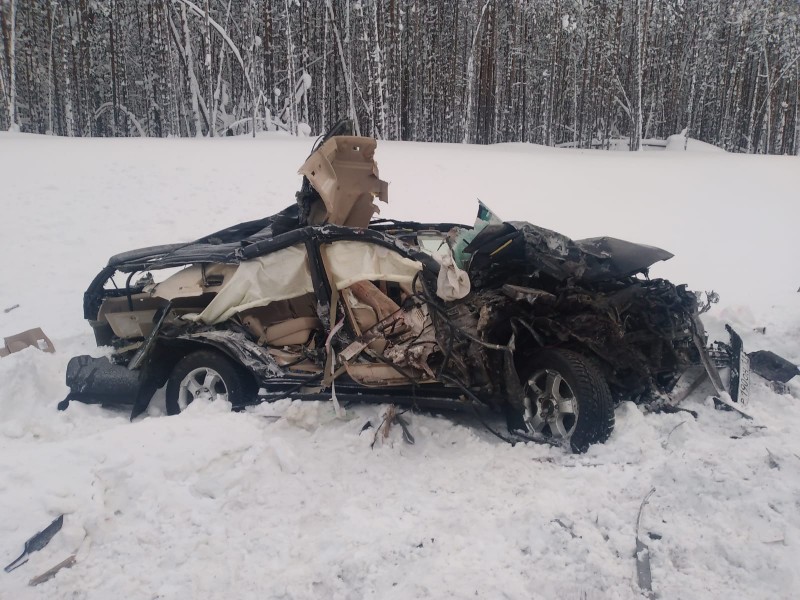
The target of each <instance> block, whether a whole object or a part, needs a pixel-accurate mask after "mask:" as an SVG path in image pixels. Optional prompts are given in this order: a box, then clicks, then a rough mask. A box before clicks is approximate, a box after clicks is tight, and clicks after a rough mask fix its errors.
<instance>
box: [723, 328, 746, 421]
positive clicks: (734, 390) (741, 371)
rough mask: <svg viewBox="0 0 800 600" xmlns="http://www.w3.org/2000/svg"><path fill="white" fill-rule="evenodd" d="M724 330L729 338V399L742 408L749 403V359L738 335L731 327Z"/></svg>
mask: <svg viewBox="0 0 800 600" xmlns="http://www.w3.org/2000/svg"><path fill="white" fill-rule="evenodd" d="M725 329H727V330H728V333H729V334H730V336H731V350H733V356H732V357H731V386H730V390H731V397H732V398H733V400H734V401H735V402H738V403H739V404H741V405H742V406H747V403H748V402H749V401H750V357H749V356H747V352H745V351H744V344H743V343H742V338H741V337H739V334H738V333H736V332H735V331H734V330H733V327H731V326H730V325H726V326H725Z"/></svg>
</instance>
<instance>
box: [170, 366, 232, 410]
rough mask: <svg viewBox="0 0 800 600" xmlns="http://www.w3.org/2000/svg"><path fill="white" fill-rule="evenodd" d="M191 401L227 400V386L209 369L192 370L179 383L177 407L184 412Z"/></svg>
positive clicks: (216, 373) (220, 377)
mask: <svg viewBox="0 0 800 600" xmlns="http://www.w3.org/2000/svg"><path fill="white" fill-rule="evenodd" d="M193 400H209V401H215V400H217V401H223V402H226V401H227V400H228V386H227V385H225V380H224V379H222V376H221V375H220V374H219V373H218V372H217V371H215V370H214V369H212V368H210V367H198V368H197V369H192V370H191V371H189V373H187V374H186V377H184V378H183V381H181V385H180V388H179V390H178V406H179V407H180V409H181V410H184V409H185V408H186V407H187V406H188V405H189V404H190V403H191V402H192V401H193Z"/></svg>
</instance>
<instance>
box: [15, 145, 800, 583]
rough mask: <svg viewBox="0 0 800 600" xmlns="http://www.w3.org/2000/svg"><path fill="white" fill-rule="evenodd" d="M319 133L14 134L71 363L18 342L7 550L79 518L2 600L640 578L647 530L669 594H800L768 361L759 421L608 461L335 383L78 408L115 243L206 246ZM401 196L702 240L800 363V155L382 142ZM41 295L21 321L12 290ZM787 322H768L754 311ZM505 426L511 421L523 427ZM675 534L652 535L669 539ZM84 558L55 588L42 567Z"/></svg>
mask: <svg viewBox="0 0 800 600" xmlns="http://www.w3.org/2000/svg"><path fill="white" fill-rule="evenodd" d="M309 149H310V148H309V141H308V140H296V139H291V138H288V137H285V136H265V137H260V138H258V139H256V140H250V139H226V140H67V139H57V138H45V137H38V136H30V135H21V134H13V135H9V134H0V182H2V196H1V198H2V199H1V201H2V212H3V217H4V219H3V226H4V229H3V232H2V235H0V252H1V253H2V256H3V257H4V262H3V267H2V278H0V281H2V285H0V336H3V335H10V334H12V333H15V332H18V331H21V330H24V329H27V328H29V327H34V326H42V327H43V328H44V330H45V331H46V332H47V333H48V335H49V336H50V338H51V339H52V340H53V342H54V344H55V346H56V348H57V352H56V353H55V354H52V355H47V354H43V353H41V352H38V351H36V350H32V349H29V350H26V351H23V352H21V353H19V354H15V355H12V356H10V357H8V358H5V359H2V360H0V381H2V382H3V385H2V387H0V556H5V557H6V562H10V561H11V560H12V559H14V558H15V557H16V556H17V555H18V554H19V552H20V551H21V550H22V545H23V543H24V541H25V540H26V539H27V538H28V537H30V536H31V535H32V534H33V533H35V532H36V531H39V530H41V529H42V528H43V527H45V526H46V525H47V524H48V523H49V522H50V521H51V520H52V519H53V518H54V517H56V516H58V515H59V514H62V513H63V514H65V515H66V516H65V521H64V529H63V530H62V532H60V533H59V534H58V535H56V537H55V538H54V539H53V541H52V542H51V543H50V545H48V546H47V547H46V548H45V549H44V550H42V551H41V552H38V553H35V554H33V555H32V557H31V559H30V561H29V562H28V563H27V564H26V565H24V566H23V567H21V568H19V569H17V570H16V571H14V572H12V573H10V574H5V573H2V574H0V598H6V597H9V598H54V597H75V598H89V599H102V598H109V597H127V598H143V599H145V598H146V599H150V598H155V597H158V598H163V599H172V598H175V599H178V598H181V599H182V598H187V597H193V598H296V599H301V598H376V599H378V598H380V599H385V598H397V599H406V598H443V597H453V598H467V597H469V598H475V597H478V598H498V597H508V598H530V597H533V598H567V599H570V598H575V599H579V598H587V599H593V598H636V597H639V594H638V591H637V589H636V584H635V561H634V558H633V554H634V550H635V538H634V534H635V531H634V529H635V524H636V513H637V511H638V508H639V504H640V502H641V500H642V498H643V497H644V496H645V494H646V493H647V492H648V490H649V489H650V488H651V487H655V489H656V491H655V493H654V495H653V497H652V498H651V500H650V503H649V505H648V506H647V507H646V508H645V511H644V518H643V531H644V532H645V536H646V537H645V541H646V543H647V544H648V545H649V547H650V549H651V551H652V570H653V585H654V589H655V591H656V592H657V593H658V594H659V595H660V597H663V598H723V597H730V598H791V597H793V595H794V592H792V590H795V589H797V588H798V584H800V581H798V576H797V574H796V558H795V557H796V556H797V554H798V552H799V551H800V514H798V511H797V509H796V501H797V497H798V494H800V441H798V435H797V432H798V430H800V408H799V407H798V398H800V384H798V383H797V382H796V381H795V382H793V383H792V385H791V386H790V391H791V393H790V394H785V395H778V394H775V393H774V392H772V391H771V390H770V389H769V387H768V386H767V384H766V383H765V382H763V381H762V380H760V379H758V378H756V379H755V381H754V384H753V391H752V400H751V407H750V408H751V411H752V413H753V415H754V417H755V419H754V421H752V422H748V421H744V420H742V419H741V418H739V417H738V416H736V415H735V414H733V413H727V412H720V411H717V410H715V409H714V408H713V403H712V402H711V401H710V400H708V399H707V396H708V395H709V394H710V393H711V391H710V389H700V390H698V391H697V392H696V393H695V394H694V395H693V396H692V397H691V398H690V399H689V400H688V401H687V402H686V407H687V408H690V409H692V410H694V411H696V412H697V413H698V419H697V420H695V419H693V418H692V417H691V416H690V415H689V414H687V413H680V414H674V415H651V414H644V413H643V412H642V410H641V409H640V408H638V407H636V406H634V405H632V404H623V405H621V406H620V407H619V408H618V409H617V427H616V430H615V432H614V434H613V435H612V437H611V439H610V440H609V442H608V443H607V444H605V445H602V446H596V447H593V448H591V449H590V451H589V452H588V453H587V454H585V455H581V456H572V455H567V454H564V453H563V451H561V450H557V449H552V448H549V447H543V446H530V445H529V446H524V445H518V446H516V447H514V448H511V447H509V446H507V445H505V444H503V443H502V442H500V441H499V440H497V439H496V438H494V437H492V436H491V435H490V434H488V433H486V432H485V431H484V430H483V429H482V428H481V427H480V426H479V424H477V423H476V422H475V421H474V420H473V419H471V418H469V417H466V416H456V417H455V418H445V417H438V416H431V415H423V414H420V415H417V414H414V415H412V414H410V413H409V414H407V415H406V416H407V417H408V419H409V421H410V425H411V429H412V432H413V434H414V436H415V438H416V440H417V443H416V445H414V446H408V445H406V444H404V443H403V442H402V441H401V437H400V432H399V431H393V432H392V433H391V435H390V437H389V439H388V440H386V441H385V442H384V443H380V442H379V443H378V444H376V447H375V449H370V445H371V443H372V441H373V435H374V434H373V430H370V429H368V430H367V431H365V432H361V429H362V426H363V425H364V423H365V422H366V421H367V420H369V421H371V422H372V424H373V425H377V424H378V423H379V422H380V419H381V416H380V411H381V408H379V407H351V408H350V409H348V411H347V415H348V418H347V419H346V420H340V419H337V418H336V416H335V414H334V413H333V409H332V407H331V406H330V405H329V404H327V403H306V404H304V403H299V402H291V401H288V400H287V401H282V402H279V403H277V404H275V405H270V406H260V407H257V408H255V409H253V410H250V411H248V412H246V413H240V414H232V413H230V412H228V411H227V407H226V406H224V405H214V404H202V403H194V404H192V405H191V406H190V408H189V409H188V410H187V411H186V412H185V413H184V414H182V415H180V416H178V417H170V418H167V417H164V416H163V412H164V411H163V398H160V399H157V400H156V401H155V402H154V404H153V406H151V408H150V410H149V411H148V415H147V416H146V417H145V418H143V419H141V420H139V421H137V422H135V423H129V421H128V415H127V414H126V413H124V412H120V411H111V410H106V409H102V408H99V407H92V406H82V405H79V404H75V405H73V406H71V407H70V408H69V410H67V411H66V412H63V413H59V412H57V411H56V410H55V404H56V403H57V402H58V401H59V400H61V399H62V398H63V397H64V395H65V394H66V387H65V386H64V369H65V366H66V362H67V360H68V359H69V357H70V356H72V355H73V354H77V353H86V352H90V353H93V354H95V355H99V354H101V352H102V351H101V350H99V349H97V348H95V347H94V342H93V339H92V337H91V331H90V329H89V327H88V326H87V325H86V323H85V322H84V321H83V320H82V316H81V315H82V311H81V300H82V293H83V290H84V289H85V287H86V286H87V284H88V283H89V281H90V279H91V278H92V277H93V276H94V275H95V273H96V272H97V271H98V270H99V269H100V267H102V266H103V264H104V263H105V261H106V260H107V258H108V256H110V255H111V254H114V253H116V252H120V251H123V250H127V249H131V248H133V247H138V246H145V245H151V244H158V243H165V242H174V241H181V240H191V239H194V238H196V237H199V236H200V235H203V234H205V233H209V232H210V231H212V230H215V229H218V228H221V227H223V226H226V225H229V224H233V223H236V222H239V221H244V220H247V219H254V218H257V217H260V216H263V215H265V214H270V213H273V212H275V211H276V210H278V209H280V208H283V207H284V206H286V205H288V204H289V203H291V202H292V201H293V199H294V192H295V191H296V189H297V188H298V185H299V177H297V176H296V175H294V173H295V172H296V169H297V167H298V166H299V165H300V164H302V162H303V160H304V159H305V157H306V156H307V154H308V151H309ZM378 160H379V161H380V166H381V174H382V175H383V176H384V177H386V178H387V179H388V180H390V181H391V186H390V191H391V194H390V204H389V206H388V207H385V208H384V216H391V217H396V218H401V219H418V220H430V221H436V220H450V221H462V222H471V221H472V219H473V218H474V213H475V210H476V203H475V198H476V197H480V198H481V199H482V200H483V201H484V202H486V203H487V204H488V205H489V206H491V207H492V208H493V209H494V210H495V211H496V212H497V213H498V214H500V215H503V216H506V217H507V218H513V219H527V220H530V221H533V222H535V223H537V224H539V225H542V226H545V227H549V228H552V229H556V230H559V231H562V232H564V233H566V234H568V235H570V236H572V237H575V238H579V237H588V236H594V235H604V234H605V235H613V236H616V237H621V238H628V239H631V240H632V241H640V242H644V243H650V244H654V245H658V246H662V247H665V248H667V249H669V250H670V251H672V252H674V253H675V254H676V257H675V258H674V259H672V260H671V261H669V262H667V263H663V264H659V265H657V266H656V267H654V269H653V274H654V275H657V276H668V277H670V278H671V279H673V280H675V281H686V282H688V283H689V284H690V286H691V287H692V288H697V289H715V290H716V291H718V292H720V294H721V295H722V303H721V304H720V305H719V306H717V307H715V308H714V309H712V312H711V313H710V315H709V318H708V319H706V323H707V326H708V328H709V330H710V331H711V332H712V333H713V334H719V335H720V336H721V334H722V333H723V325H724V323H725V322H730V323H732V324H733V325H734V326H735V327H737V328H738V329H739V330H740V331H741V332H742V334H743V335H744V337H745V342H746V344H748V347H749V348H751V349H755V348H761V347H763V348H770V349H773V350H775V351H777V352H779V353H782V354H783V355H784V356H786V357H787V358H790V359H791V360H794V361H796V362H800V311H798V308H800V306H798V297H800V294H797V293H796V292H795V290H797V287H798V285H800V281H798V280H797V264H798V262H799V261H798V259H800V253H799V252H798V246H797V244H796V243H795V242H794V240H795V238H796V230H797V225H796V222H797V217H798V210H800V209H798V208H797V204H796V194H797V190H798V189H800V162H798V160H797V159H796V158H781V157H762V156H759V157H753V156H738V155H732V154H726V153H692V152H689V153H679V152H675V153H670V152H665V153H643V154H633V155H631V154H625V153H613V154H609V153H604V152H600V151H581V150H552V149H547V148H542V147H532V146H528V145H513V146H511V145H502V146H497V147H474V146H458V145H443V144H413V143H390V142H381V144H380V147H379V151H378ZM15 304H19V307H18V308H16V309H14V310H11V311H10V312H8V313H5V312H2V309H5V308H8V307H11V306H13V305H15ZM761 327H766V330H765V333H764V334H762V333H758V332H755V331H753V330H754V329H756V328H761ZM499 425H500V424H499V423H498V426H499ZM647 534H650V535H647ZM76 551H77V553H78V561H77V564H76V565H75V566H74V567H72V568H71V569H69V570H64V571H62V572H60V573H59V574H58V575H57V576H56V577H55V578H54V579H53V580H51V581H49V582H46V583H44V584H42V585H40V586H38V587H36V588H30V587H28V586H27V582H28V580H29V579H30V578H31V577H33V576H35V575H38V574H39V573H41V572H43V571H45V570H46V569H48V568H49V567H51V566H53V565H55V564H56V563H58V562H60V561H61V560H63V559H64V558H66V557H67V556H69V555H70V554H72V553H74V552H76Z"/></svg>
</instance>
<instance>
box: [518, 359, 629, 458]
mask: <svg viewBox="0 0 800 600" xmlns="http://www.w3.org/2000/svg"><path fill="white" fill-rule="evenodd" d="M554 374H555V375H554ZM519 375H520V379H521V382H522V386H523V389H524V391H525V398H526V406H529V407H530V410H531V412H530V413H527V412H526V414H523V415H522V416H523V422H524V423H525V424H526V427H528V429H529V431H530V432H535V433H541V434H544V435H546V436H550V437H561V438H564V439H568V440H569V443H570V446H571V448H572V451H573V452H575V453H582V452H586V450H588V448H589V446H590V445H591V444H597V443H602V442H605V441H606V440H607V439H608V438H609V436H610V435H611V432H612V431H613V429H614V402H613V400H612V398H611V391H610V390H609V388H608V384H607V383H606V381H605V378H604V377H603V376H602V375H601V373H600V372H599V371H598V370H597V368H596V367H595V366H594V365H593V364H592V362H591V361H590V360H589V359H587V358H585V357H583V356H581V355H580V354H578V353H576V352H573V351H571V350H562V349H560V348H544V349H541V350H537V351H536V352H534V353H533V354H532V355H531V357H530V358H529V359H528V360H527V361H526V362H525V364H524V366H523V367H522V368H521V369H519ZM559 377H560V379H559ZM551 381H552V383H551ZM564 384H566V385H564ZM556 386H557V387H558V390H557V391H556V393H555V394H554V393H553V390H554V389H555V387H556ZM556 396H558V397H559V398H560V399H561V400H560V401H556V400H555V397H556ZM557 406H559V407H563V408H564V410H563V411H562V410H560V408H557ZM534 407H535V408H534ZM570 411H572V412H570ZM526 416H527V419H526ZM543 421H544V423H543ZM551 428H552V429H551ZM565 432H566V433H565Z"/></svg>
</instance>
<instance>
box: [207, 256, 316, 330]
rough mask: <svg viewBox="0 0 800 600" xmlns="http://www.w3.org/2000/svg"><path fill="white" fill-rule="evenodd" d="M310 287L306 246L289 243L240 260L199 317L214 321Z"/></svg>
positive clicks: (303, 292) (284, 298)
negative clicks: (265, 253) (262, 254)
mask: <svg viewBox="0 0 800 600" xmlns="http://www.w3.org/2000/svg"><path fill="white" fill-rule="evenodd" d="M313 291H314V286H313V284H312V281H311V273H310V272H309V269H308V261H307V260H306V249H305V246H302V245H298V246H291V247H289V248H284V249H283V250H278V251H277V252H273V253H272V254H267V255H266V256H260V257H258V258H254V259H252V260H248V261H246V262H243V263H241V264H240V265H239V268H238V269H237V270H236V272H235V273H234V274H233V275H232V276H231V277H230V279H229V280H228V282H227V283H226V284H225V285H224V286H223V288H222V289H221V290H220V292H219V293H218V294H217V295H216V296H215V297H214V299H213V300H212V301H211V303H210V304H209V305H208V306H207V307H206V309H205V310H204V311H203V312H202V313H200V316H199V317H198V318H199V320H201V321H203V322H204V323H208V324H210V325H213V324H214V323H219V322H221V321H225V320H226V319H230V318H231V317H232V316H233V315H235V314H236V313H238V312H240V311H243V310H247V309H248V308H256V307H258V306H266V305H267V304H269V303H270V302H275V301H277V300H287V299H289V298H297V297H298V296H302V295H303V294H308V293H310V292H313Z"/></svg>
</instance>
